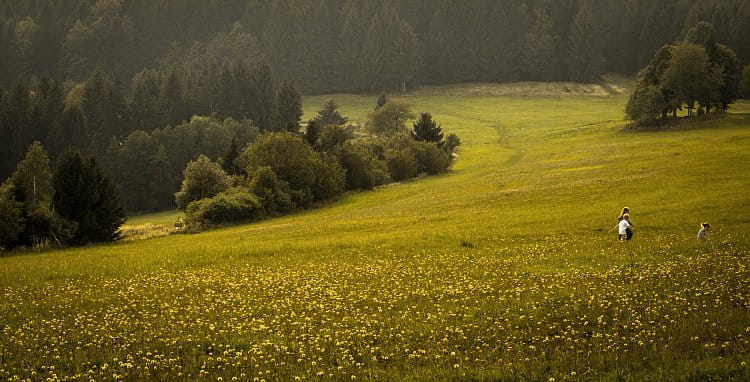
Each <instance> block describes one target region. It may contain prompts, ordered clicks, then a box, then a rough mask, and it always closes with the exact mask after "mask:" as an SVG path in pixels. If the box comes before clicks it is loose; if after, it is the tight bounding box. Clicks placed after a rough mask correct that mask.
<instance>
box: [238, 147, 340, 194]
mask: <svg viewBox="0 0 750 382" xmlns="http://www.w3.org/2000/svg"><path fill="white" fill-rule="evenodd" d="M241 160H242V162H243V163H244V164H245V167H246V169H247V173H248V174H252V173H254V172H255V171H256V169H257V168H259V167H264V166H268V167H270V168H271V169H272V170H273V172H274V173H275V174H276V175H277V176H278V178H279V180H281V181H284V182H286V183H287V184H289V188H290V191H289V193H290V195H291V197H292V201H293V202H294V204H295V205H296V206H300V207H304V206H307V205H309V204H310V203H311V202H313V201H315V200H320V199H325V198H327V197H329V196H331V195H333V194H335V193H337V192H340V191H341V190H342V189H343V184H344V177H345V175H344V171H343V169H341V167H340V166H338V165H337V164H335V163H333V164H332V163H330V161H328V160H326V159H324V158H323V157H322V156H321V155H320V154H319V153H317V152H315V151H314V150H313V149H312V148H311V147H310V146H309V145H307V144H306V143H305V142H304V141H303V140H302V138H301V137H299V136H298V135H294V134H290V133H271V134H266V135H264V136H262V137H260V138H259V139H258V140H257V141H256V142H255V143H253V144H252V145H250V146H249V147H248V148H247V150H246V151H245V152H244V153H243V154H242V159H241ZM337 166H338V167H337Z"/></svg>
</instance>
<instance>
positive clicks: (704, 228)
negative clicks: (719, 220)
mask: <svg viewBox="0 0 750 382" xmlns="http://www.w3.org/2000/svg"><path fill="white" fill-rule="evenodd" d="M710 228H711V224H708V223H701V230H700V231H698V239H699V240H706V239H708V236H707V234H708V230H709V229H710Z"/></svg>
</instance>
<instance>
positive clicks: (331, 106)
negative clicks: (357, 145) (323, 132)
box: [314, 99, 349, 126]
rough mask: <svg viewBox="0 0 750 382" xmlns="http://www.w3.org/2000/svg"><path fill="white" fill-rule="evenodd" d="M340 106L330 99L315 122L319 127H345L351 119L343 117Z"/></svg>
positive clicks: (319, 112)
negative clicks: (339, 109)
mask: <svg viewBox="0 0 750 382" xmlns="http://www.w3.org/2000/svg"><path fill="white" fill-rule="evenodd" d="M338 108H339V107H338V105H336V102H334V101H333V100H332V99H329V100H328V102H326V104H325V105H323V107H322V108H321V109H320V111H318V115H317V116H316V117H315V119H314V121H315V122H316V123H317V124H318V125H319V126H328V125H336V126H343V125H345V124H346V122H347V121H349V118H346V117H343V116H342V115H341V114H340V113H339V111H338Z"/></svg>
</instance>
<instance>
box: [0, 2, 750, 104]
mask: <svg viewBox="0 0 750 382" xmlns="http://www.w3.org/2000/svg"><path fill="white" fill-rule="evenodd" d="M699 21H708V22H710V23H712V24H713V25H714V26H715V31H716V34H717V36H716V38H717V40H718V41H722V43H724V44H726V45H727V46H728V47H730V48H731V49H732V50H734V51H735V52H736V53H737V55H738V57H739V58H740V59H741V60H742V61H743V62H748V60H750V44H748V43H747V41H750V2H748V1H746V0H664V1H653V0H571V1H554V0H475V1H458V0H400V1H397V0H385V1H363V0H275V1H265V0H184V1H174V0H149V1H143V0H60V1H54V2H52V1H46V0H21V1H9V0H4V1H3V2H2V4H1V5H0V86H2V87H6V88H7V87H9V86H10V85H11V84H12V83H13V82H14V81H15V80H16V79H17V78H19V77H24V76H29V75H37V76H47V77H53V78H58V79H61V80H67V81H74V82H81V81H83V80H85V79H87V78H89V77H90V75H91V73H92V72H93V71H94V70H96V68H98V67H99V68H101V67H103V68H107V69H108V70H109V71H112V72H113V73H114V74H116V75H117V77H119V78H120V79H122V80H123V81H124V83H128V81H129V80H130V79H131V78H133V76H135V75H136V74H137V73H139V72H141V71H143V70H144V69H156V70H161V71H164V72H169V71H170V70H176V71H180V72H184V73H186V74H189V76H190V77H196V78H197V77H198V76H200V74H201V73H203V71H204V69H205V68H206V67H209V66H211V65H216V63H217V62H224V61H225V60H227V59H230V60H232V59H241V60H243V61H244V62H246V63H247V64H249V65H250V66H254V65H255V64H257V63H259V62H262V61H265V62H267V63H268V64H269V65H270V67H271V70H272V71H273V72H274V73H275V74H276V75H277V76H278V77H279V78H288V79H290V80H293V81H294V83H295V84H296V85H297V86H298V88H299V89H300V90H301V91H302V92H304V93H310V92H319V93H320V92H333V91H378V92H379V91H381V90H394V89H403V88H409V87H413V86H415V85H420V84H440V83H454V82H466V81H513V80H519V79H522V80H541V81H546V80H558V79H572V80H593V79H596V78H597V76H598V75H599V74H601V73H603V72H620V73H628V74H634V73H636V72H637V71H638V70H639V69H640V68H642V67H643V66H645V65H646V64H648V63H649V61H650V59H651V57H652V55H653V52H654V51H656V50H657V49H658V48H659V47H661V46H662V45H664V44H667V43H672V42H674V41H675V40H677V39H678V38H679V37H680V36H682V35H684V33H685V32H686V31H687V30H688V29H689V28H691V27H693V26H694V25H696V23H698V22H699ZM71 83H72V82H68V86H70V84H71Z"/></svg>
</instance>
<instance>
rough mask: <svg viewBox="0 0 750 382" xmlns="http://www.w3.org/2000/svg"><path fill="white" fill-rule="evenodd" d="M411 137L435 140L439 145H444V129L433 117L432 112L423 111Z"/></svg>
mask: <svg viewBox="0 0 750 382" xmlns="http://www.w3.org/2000/svg"><path fill="white" fill-rule="evenodd" d="M411 137H412V138H414V139H415V140H417V141H426V142H433V143H435V144H437V146H438V147H441V146H442V145H443V129H442V128H441V127H440V125H438V124H437V122H435V121H434V120H433V119H432V115H430V113H422V115H421V116H420V117H419V120H418V121H417V122H414V128H413V129H412V131H411Z"/></svg>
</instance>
